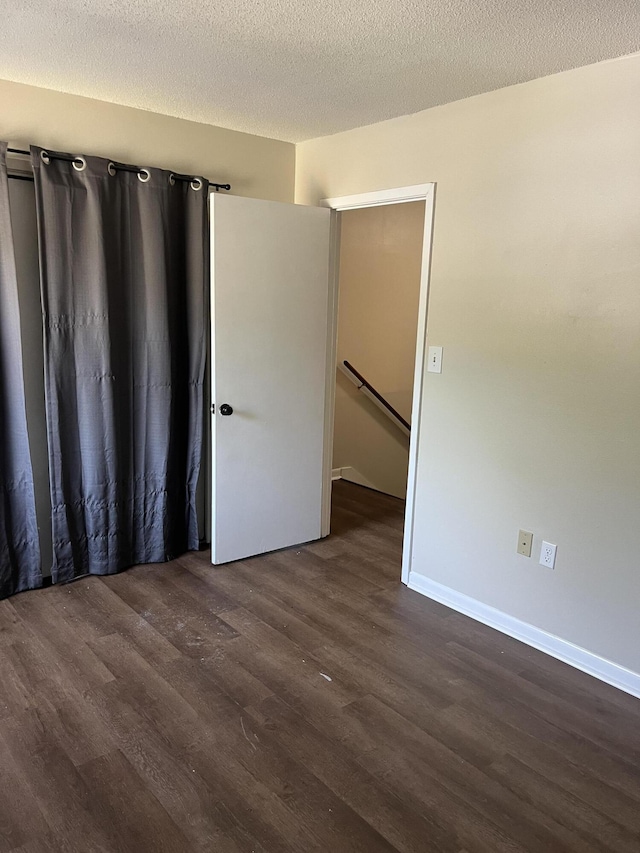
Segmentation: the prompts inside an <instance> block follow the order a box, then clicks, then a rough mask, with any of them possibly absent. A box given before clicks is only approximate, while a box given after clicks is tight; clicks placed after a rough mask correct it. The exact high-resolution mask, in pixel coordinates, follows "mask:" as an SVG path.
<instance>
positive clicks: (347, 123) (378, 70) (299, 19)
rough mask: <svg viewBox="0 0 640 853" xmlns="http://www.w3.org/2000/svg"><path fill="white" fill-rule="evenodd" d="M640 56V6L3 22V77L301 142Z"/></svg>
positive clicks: (130, 13)
mask: <svg viewBox="0 0 640 853" xmlns="http://www.w3.org/2000/svg"><path fill="white" fill-rule="evenodd" d="M638 49H640V3H638V0H600V2H595V0H571V2H567V0H424V2H416V0H235V2H234V0H46V2H45V0H3V2H2V7H1V8H0V78H5V79H7V80H15V81H19V82H22V83H31V84H32V85H35V86H43V87H46V88H50V89H57V90H59V91H63V92H71V93H73V94H78V95H87V96H89V97H93V98H98V99H101V100H105V101H113V102H115V103H119V104H126V105H129V106H132V107H141V108H143V109H147V110H153V111H155V112H159V113H166V114H169V115H175V116H180V117H183V118H189V119H193V120H195V121H200V122H205V123H208V124H217V125H221V126H223V127H230V128H234V129H237V130H244V131H248V132H250V133H257V134H261V135H263V136H272V137H275V138H277V139H287V140H291V141H298V140H302V139H308V138H312V137H316V136H325V135H327V134H331V133H336V132H338V131H340V130H346V129H348V128H352V127H358V126H361V125H364V124H371V123H373V122H377V121H381V120H383V119H387V118H392V117H393V116H398V115H404V114H407V113H413V112H417V111H418V110H422V109H426V108H427V107H432V106H435V105H437V104H443V103H447V102H449V101H455V100H458V99H459V98H465V97H468V96H470V95H475V94H478V93H480V92H487V91H490V90H492V89H497V88H500V87H502V86H508V85H511V84H513V83H520V82H523V81H525V80H531V79H533V78H535V77H543V76H545V75H547V74H552V73H554V72H556V71H562V70H565V69H568V68H575V67H578V66H580V65H587V64H589V63H592V62H596V61H598V60H601V59H608V58H612V57H616V56H621V55H623V54H627V53H632V52H635V51H637V50H638ZM0 109H1V105H0Z"/></svg>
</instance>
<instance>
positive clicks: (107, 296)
mask: <svg viewBox="0 0 640 853" xmlns="http://www.w3.org/2000/svg"><path fill="white" fill-rule="evenodd" d="M31 155H32V164H33V168H34V176H35V187H36V204H37V215H38V233H39V243H40V264H41V283H42V305H43V317H44V340H45V393H46V411H47V430H48V441H49V464H50V469H51V500H52V507H53V510H52V524H53V540H54V542H53V546H54V561H53V581H54V582H64V581H68V580H71V579H73V578H75V577H79V576H82V575H85V574H112V573H114V572H117V571H120V570H121V569H123V568H126V567H128V566H131V565H135V564H139V563H152V562H161V561H165V560H170V559H172V558H173V557H175V556H177V555H179V554H181V553H183V552H184V551H186V550H189V549H195V548H197V547H198V544H199V542H198V526H197V517H196V497H195V493H196V484H197V479H198V474H199V469H200V456H201V446H202V426H203V411H202V406H203V376H204V362H205V281H206V278H207V275H208V252H209V242H208V228H207V223H208V214H207V184H206V182H204V183H201V184H200V188H199V189H198V188H197V187H198V182H195V183H194V184H193V185H192V184H190V183H189V182H184V181H178V180H174V178H173V176H172V175H171V174H170V173H169V172H166V171H163V170H160V169H148V170H144V171H141V172H140V173H137V172H127V171H123V170H116V168H114V166H113V164H111V163H109V161H108V160H104V159H101V158H98V157H83V158H82V159H80V158H77V159H76V160H75V161H73V162H70V161H68V160H61V159H54V157H53V156H52V157H49V156H48V155H47V154H46V153H45V152H43V151H42V150H41V149H39V148H32V149H31Z"/></svg>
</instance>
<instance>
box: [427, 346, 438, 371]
mask: <svg viewBox="0 0 640 853" xmlns="http://www.w3.org/2000/svg"><path fill="white" fill-rule="evenodd" d="M427 371H428V372H429V373H442V347H429V350H428V353H427Z"/></svg>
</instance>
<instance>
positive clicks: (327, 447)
mask: <svg viewBox="0 0 640 853" xmlns="http://www.w3.org/2000/svg"><path fill="white" fill-rule="evenodd" d="M339 265H340V222H339V219H338V213H337V212H334V213H332V214H331V236H330V249H329V295H328V299H327V360H326V377H327V378H326V385H325V394H324V438H323V451H322V454H323V460H322V516H321V520H320V536H321V537H325V536H328V535H329V533H330V532H331V480H332V479H333V477H332V473H331V466H332V465H333V421H334V413H335V406H336V370H335V363H336V352H337V349H338V267H339Z"/></svg>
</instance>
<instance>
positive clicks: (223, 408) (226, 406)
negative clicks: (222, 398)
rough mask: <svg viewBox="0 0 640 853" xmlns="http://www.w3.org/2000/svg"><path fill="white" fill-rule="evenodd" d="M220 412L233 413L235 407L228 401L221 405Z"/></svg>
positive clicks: (222, 413) (223, 413)
mask: <svg viewBox="0 0 640 853" xmlns="http://www.w3.org/2000/svg"><path fill="white" fill-rule="evenodd" d="M220 414H221V415H232V414H233V408H232V407H231V406H230V405H229V404H228V403H223V404H222V405H221V406H220Z"/></svg>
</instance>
